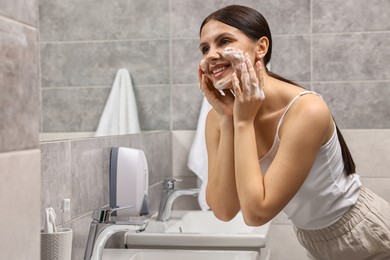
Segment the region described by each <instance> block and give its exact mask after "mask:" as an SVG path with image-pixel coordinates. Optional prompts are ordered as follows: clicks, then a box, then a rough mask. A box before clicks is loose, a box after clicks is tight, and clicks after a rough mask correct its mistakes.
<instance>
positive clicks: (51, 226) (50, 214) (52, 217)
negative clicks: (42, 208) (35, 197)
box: [45, 207, 57, 233]
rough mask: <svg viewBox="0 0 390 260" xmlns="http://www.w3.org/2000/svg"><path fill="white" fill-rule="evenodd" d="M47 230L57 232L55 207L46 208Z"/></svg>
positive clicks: (47, 231)
mask: <svg viewBox="0 0 390 260" xmlns="http://www.w3.org/2000/svg"><path fill="white" fill-rule="evenodd" d="M45 232H46V233H56V232H57V227H56V213H55V212H54V209H53V208H51V207H50V208H47V209H46V219H45Z"/></svg>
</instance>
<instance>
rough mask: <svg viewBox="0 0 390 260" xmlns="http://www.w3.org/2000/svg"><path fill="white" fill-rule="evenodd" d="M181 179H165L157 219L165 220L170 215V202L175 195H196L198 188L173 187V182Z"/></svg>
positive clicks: (171, 202)
mask: <svg viewBox="0 0 390 260" xmlns="http://www.w3.org/2000/svg"><path fill="white" fill-rule="evenodd" d="M177 181H181V180H178V179H173V178H170V179H165V180H164V191H163V195H162V198H161V202H160V208H159V211H158V215H157V220H158V221H167V220H169V217H170V215H171V210H172V204H173V202H174V201H175V199H176V198H177V197H180V196H183V195H191V196H197V195H198V194H199V189H175V183H176V182H177Z"/></svg>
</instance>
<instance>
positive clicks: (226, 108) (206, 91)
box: [198, 65, 234, 120]
mask: <svg viewBox="0 0 390 260" xmlns="http://www.w3.org/2000/svg"><path fill="white" fill-rule="evenodd" d="M198 79H199V88H200V90H201V91H202V93H203V95H204V96H205V97H206V99H207V101H208V102H209V103H210V105H211V106H212V107H213V108H214V109H215V110H216V112H217V113H218V114H219V116H221V117H222V119H223V118H226V119H229V120H231V119H232V117H233V105H234V96H233V94H232V93H231V91H230V90H229V89H224V90H222V91H223V93H224V94H225V95H222V94H221V92H220V91H219V90H217V89H216V88H215V87H214V86H213V84H212V83H211V82H210V80H209V79H208V78H207V77H206V74H205V73H204V72H203V70H202V68H201V66H200V65H199V67H198Z"/></svg>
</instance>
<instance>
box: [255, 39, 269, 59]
mask: <svg viewBox="0 0 390 260" xmlns="http://www.w3.org/2000/svg"><path fill="white" fill-rule="evenodd" d="M268 46H269V41H268V38H267V37H265V36H263V37H261V38H260V39H259V40H258V41H257V44H256V60H260V59H262V58H264V56H265V55H266V54H267V52H268Z"/></svg>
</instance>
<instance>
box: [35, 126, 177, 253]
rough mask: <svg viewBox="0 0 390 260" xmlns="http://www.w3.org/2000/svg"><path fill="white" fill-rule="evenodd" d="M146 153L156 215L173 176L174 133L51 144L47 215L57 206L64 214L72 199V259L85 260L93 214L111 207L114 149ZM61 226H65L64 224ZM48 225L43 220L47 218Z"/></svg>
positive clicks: (45, 168)
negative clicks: (63, 208)
mask: <svg viewBox="0 0 390 260" xmlns="http://www.w3.org/2000/svg"><path fill="white" fill-rule="evenodd" d="M118 146H123V147H132V148H136V149H142V150H143V151H144V152H145V155H146V158H147V161H148V166H149V198H150V204H151V210H152V213H154V212H156V211H157V209H158V205H159V202H160V193H161V189H162V180H163V179H164V178H166V177H170V176H172V163H171V162H172V158H171V134H170V132H168V131H165V132H154V133H145V134H135V135H123V136H112V137H101V138H89V139H84V140H82V139H81V140H68V141H60V142H45V143H42V144H41V152H42V189H41V212H43V211H44V209H45V208H47V207H53V208H54V210H55V211H56V215H57V216H60V215H61V213H60V212H61V211H60V210H61V201H62V200H63V199H65V198H69V199H70V200H71V218H70V219H66V225H67V226H70V227H71V228H72V229H73V236H74V240H73V250H72V259H82V258H83V256H84V251H85V246H86V242H87V235H88V230H89V225H90V222H91V220H92V218H91V214H92V211H93V210H95V209H97V208H99V207H102V206H106V205H108V204H109V164H110V152H111V148H112V147H118ZM58 224H59V223H58ZM41 225H42V226H43V215H41Z"/></svg>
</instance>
